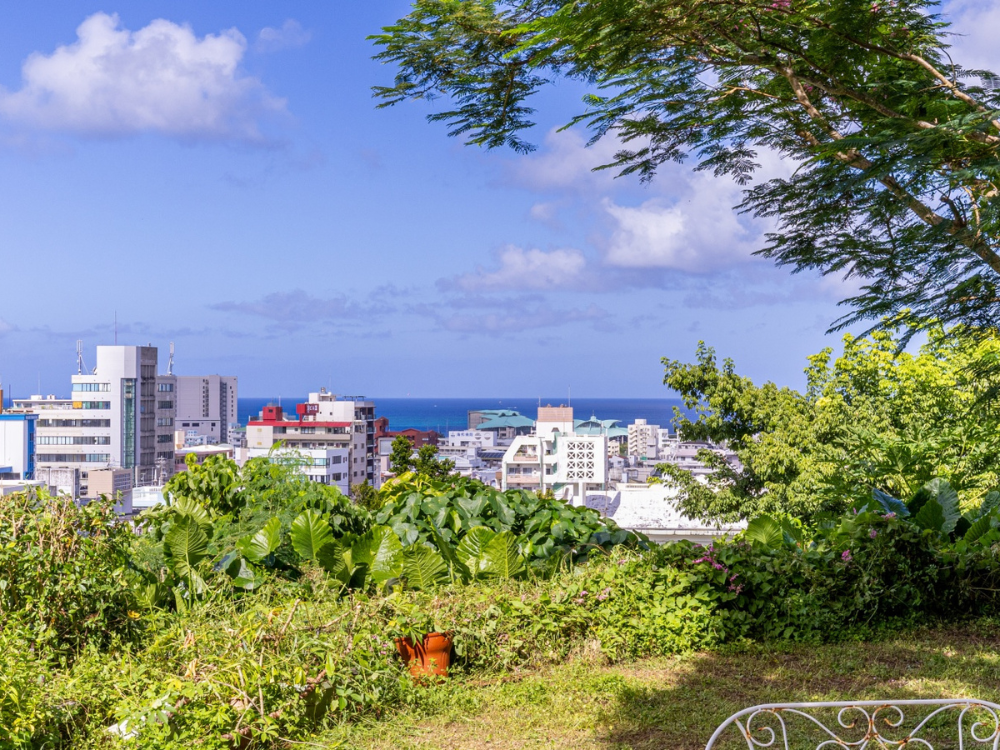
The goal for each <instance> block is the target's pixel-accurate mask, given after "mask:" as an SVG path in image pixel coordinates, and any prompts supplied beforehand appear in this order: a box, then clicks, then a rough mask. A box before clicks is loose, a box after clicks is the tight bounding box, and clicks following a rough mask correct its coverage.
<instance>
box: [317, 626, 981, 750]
mask: <svg viewBox="0 0 1000 750" xmlns="http://www.w3.org/2000/svg"><path fill="white" fill-rule="evenodd" d="M941 697H949V698H951V697H954V698H958V697H976V698H982V699H984V700H991V701H995V702H1000V627H998V625H997V624H996V623H995V622H985V621H981V622H976V623H973V624H970V625H966V626H962V627H954V626H952V627H947V628H940V629H924V630H919V631H916V632H910V633H907V634H905V635H900V636H897V637H895V638H893V639H891V640H886V641H882V642H879V643H842V644H834V645H824V646H791V645H789V646H767V647H761V646H754V647H750V648H749V649H743V650H741V651H738V652H737V651H731V652H723V653H706V654H694V655H690V656H679V657H671V658H658V659H647V660H644V661H640V662H635V663H631V664H620V665H607V664H604V663H602V662H601V661H600V660H599V659H597V658H592V659H587V658H580V659H577V660H575V661H573V662H570V663H568V664H564V665H560V666H555V667H548V668H545V669H541V670H537V671H525V672H523V673H519V674H515V675H508V676H506V677H500V676H498V677H496V678H495V679H492V680H489V679H473V678H463V677H460V678H457V679H451V680H449V681H448V682H447V684H445V685H442V686H436V687H433V688H429V689H428V690H427V692H426V695H425V696H424V699H423V701H422V703H421V706H420V707H419V709H418V708H414V709H410V710H407V711H403V712H400V713H397V714H395V715H394V716H392V717H391V718H389V719H386V720H383V721H378V722H374V721H373V722H371V723H365V724H356V725H352V726H344V727H340V728H338V729H336V730H333V731H331V732H328V733H327V734H325V735H323V737H322V739H321V740H318V741H317V744H316V745H315V746H317V747H325V748H341V747H343V748H378V749H385V750H388V749H389V748H421V749H422V750H427V749H430V748H462V749H469V750H479V749H480V748H482V749H485V748H491V749H495V750H501V749H503V750H507V749H508V748H510V749H513V748H567V749H568V748H573V749H574V750H590V749H593V750H597V749H600V750H626V749H628V750H632V749H633V748H634V749H636V750H638V749H640V748H642V749H646V748H649V749H652V748H658V749H659V748H665V749H668V750H703V748H704V747H705V743H706V742H707V741H708V738H709V737H710V736H711V734H712V732H713V731H714V729H715V727H716V726H717V725H718V724H720V723H721V722H722V721H723V720H725V719H726V718H727V717H728V716H729V715H731V714H732V713H734V712H736V711H737V710H739V709H741V708H744V707H747V706H751V705H754V704H757V703H773V702H779V701H780V702H785V701H819V700H849V699H857V700H861V699H903V698H941ZM825 718H826V719H827V720H829V721H830V723H831V724H832V723H833V722H835V717H833V716H832V715H827V716H826V717H825ZM907 726H910V724H907ZM954 726H955V719H954V717H952V718H951V720H950V721H949V722H948V723H947V724H945V723H944V722H942V723H941V730H940V731H941V732H942V734H941V735H939V737H940V738H942V739H943V738H944V737H945V736H946V728H947V727H950V728H951V736H952V737H954V736H955V732H954ZM932 738H933V735H932ZM818 739H819V738H818V737H817V738H816V741H818ZM816 741H813V742H812V744H811V745H808V746H809V747H810V748H815V747H816ZM941 741H942V740H941V739H938V740H936V741H935V744H934V750H943V749H944V748H952V747H957V744H955V742H954V740H951V742H950V743H949V742H943V743H942V744H938V742H941ZM779 745H780V741H779V742H776V743H775V745H773V746H772V747H775V748H777V747H778V746H779ZM803 746H805V745H803ZM911 746H912V745H911ZM990 746H991V745H990ZM716 747H718V748H720V750H731V749H735V748H744V749H745V748H746V743H745V742H744V741H742V740H741V738H740V737H739V735H738V734H737V733H736V732H735V730H734V731H733V734H732V736H731V737H730V738H729V741H728V742H725V743H722V744H721V745H716ZM966 747H967V748H972V747H986V746H984V745H978V744H975V743H973V744H971V745H970V744H969V743H968V740H967V741H966ZM872 750H874V748H873V749H872Z"/></svg>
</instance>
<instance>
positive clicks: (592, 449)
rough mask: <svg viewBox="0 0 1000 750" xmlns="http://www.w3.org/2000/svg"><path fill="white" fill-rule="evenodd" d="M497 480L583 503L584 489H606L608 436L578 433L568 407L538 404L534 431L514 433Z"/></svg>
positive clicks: (509, 485) (516, 487)
mask: <svg viewBox="0 0 1000 750" xmlns="http://www.w3.org/2000/svg"><path fill="white" fill-rule="evenodd" d="M501 482H502V484H501V487H502V488H503V489H504V490H507V489H525V490H531V491H534V492H545V491H546V490H551V491H552V492H553V493H554V494H555V495H556V496H557V497H562V498H564V499H566V500H572V502H573V503H574V504H575V505H582V504H583V503H584V502H585V500H586V497H587V494H588V493H590V492H596V491H606V490H607V482H608V438H607V436H605V435H577V434H576V433H575V432H574V422H573V409H572V407H568V406H557V407H551V406H549V407H539V409H538V421H537V422H536V423H535V434H533V435H520V436H517V437H515V438H514V439H513V442H512V443H511V444H510V447H508V448H507V451H506V452H505V453H504V457H503V462H502V468H501Z"/></svg>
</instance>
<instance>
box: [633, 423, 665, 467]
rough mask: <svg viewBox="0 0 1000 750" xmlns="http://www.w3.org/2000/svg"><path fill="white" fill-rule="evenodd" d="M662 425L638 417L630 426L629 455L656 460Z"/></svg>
mask: <svg viewBox="0 0 1000 750" xmlns="http://www.w3.org/2000/svg"><path fill="white" fill-rule="evenodd" d="M659 437H660V426H659V425H658V424H648V423H647V422H646V420H645V419H637V420H635V422H633V423H632V424H630V425H629V426H628V455H630V456H638V457H639V458H640V459H644V460H649V461H655V460H656V459H657V458H658V456H659V447H658V446H659Z"/></svg>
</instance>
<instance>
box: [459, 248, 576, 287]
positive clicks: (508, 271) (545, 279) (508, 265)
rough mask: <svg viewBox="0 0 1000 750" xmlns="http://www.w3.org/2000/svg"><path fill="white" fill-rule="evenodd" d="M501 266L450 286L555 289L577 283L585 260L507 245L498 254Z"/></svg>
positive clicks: (566, 253)
mask: <svg viewBox="0 0 1000 750" xmlns="http://www.w3.org/2000/svg"><path fill="white" fill-rule="evenodd" d="M498 256H499V260H500V267H499V268H498V269H496V270H495V271H485V270H483V269H482V268H479V269H477V270H476V272H475V273H470V274H465V275H464V276H459V277H458V278H457V279H455V280H454V281H453V282H452V283H451V284H448V285H454V286H457V287H459V288H460V289H464V290H466V291H480V290H488V289H557V288H560V287H568V286H573V285H576V284H578V283H579V282H580V280H581V277H582V275H583V272H584V270H585V269H586V266H587V259H586V258H585V257H584V256H583V253H581V252H580V251H579V250H572V249H566V250H551V251H548V252H546V251H545V250H537V249H531V250H524V249H523V248H520V247H515V246H514V245H508V246H507V247H505V248H503V249H502V250H501V251H500V252H499V253H498Z"/></svg>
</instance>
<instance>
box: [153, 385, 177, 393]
mask: <svg viewBox="0 0 1000 750" xmlns="http://www.w3.org/2000/svg"><path fill="white" fill-rule="evenodd" d="M156 390H158V391H159V392H160V393H173V392H174V384H173V383H157V385H156Z"/></svg>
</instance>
